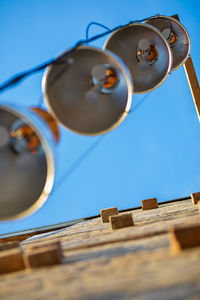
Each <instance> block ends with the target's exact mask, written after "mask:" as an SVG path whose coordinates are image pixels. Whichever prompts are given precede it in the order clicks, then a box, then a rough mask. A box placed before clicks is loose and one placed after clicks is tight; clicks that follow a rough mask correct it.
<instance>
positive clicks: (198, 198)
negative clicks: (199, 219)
mask: <svg viewBox="0 0 200 300" xmlns="http://www.w3.org/2000/svg"><path fill="white" fill-rule="evenodd" d="M190 196H191V199H192V203H193V204H197V203H198V201H200V193H192V194H190Z"/></svg>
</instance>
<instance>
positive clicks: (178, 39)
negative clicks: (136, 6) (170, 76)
mask: <svg viewBox="0 0 200 300" xmlns="http://www.w3.org/2000/svg"><path fill="white" fill-rule="evenodd" d="M145 22H146V23H148V24H151V25H152V26H154V27H156V28H157V29H159V30H160V32H161V33H164V32H165V31H166V29H167V30H168V32H169V34H167V36H165V35H164V36H165V38H166V40H167V42H168V43H169V45H170V49H171V52H172V56H173V64H172V71H175V70H176V69H178V68H179V67H181V66H182V65H183V64H184V63H185V62H186V60H187V58H188V56H189V54H190V45H191V43H190V37H189V35H188V33H187V30H186V29H185V27H184V26H183V25H182V24H181V23H180V22H179V21H178V20H176V19H174V18H172V17H167V16H159V15H158V16H156V17H153V18H150V19H148V20H146V21H145ZM171 34H173V35H174V38H175V42H174V43H173V42H172V38H171V39H170V36H171ZM170 41H171V42H170Z"/></svg>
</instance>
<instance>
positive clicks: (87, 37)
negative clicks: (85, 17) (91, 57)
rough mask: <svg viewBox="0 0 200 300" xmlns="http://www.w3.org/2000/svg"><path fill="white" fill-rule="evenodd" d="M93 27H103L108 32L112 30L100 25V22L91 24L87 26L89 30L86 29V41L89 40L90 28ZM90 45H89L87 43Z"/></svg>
mask: <svg viewBox="0 0 200 300" xmlns="http://www.w3.org/2000/svg"><path fill="white" fill-rule="evenodd" d="M92 25H96V26H99V27H102V28H104V29H106V30H110V28H108V27H107V26H105V25H103V24H101V23H98V22H90V23H89V24H88V25H87V28H86V34H85V35H86V41H87V40H88V39H89V30H90V27H91V26H92ZM87 44H88V43H87Z"/></svg>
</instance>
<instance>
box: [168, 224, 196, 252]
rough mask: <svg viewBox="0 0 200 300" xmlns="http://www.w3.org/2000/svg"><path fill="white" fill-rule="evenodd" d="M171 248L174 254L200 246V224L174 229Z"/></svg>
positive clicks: (171, 234)
mask: <svg viewBox="0 0 200 300" xmlns="http://www.w3.org/2000/svg"><path fill="white" fill-rule="evenodd" d="M170 246H171V250H172V253H174V254H176V253H179V252H180V251H182V250H184V249H188V248H193V247H198V246H200V224H195V225H189V226H188V225H187V226H184V227H174V228H172V229H171V231H170Z"/></svg>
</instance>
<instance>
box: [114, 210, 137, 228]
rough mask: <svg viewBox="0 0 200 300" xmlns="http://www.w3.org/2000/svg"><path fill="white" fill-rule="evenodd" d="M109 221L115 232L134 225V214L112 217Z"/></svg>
mask: <svg viewBox="0 0 200 300" xmlns="http://www.w3.org/2000/svg"><path fill="white" fill-rule="evenodd" d="M109 221H110V224H111V228H112V229H113V230H115V229H119V228H124V227H129V226H133V225H134V222H133V216H132V213H127V214H122V215H115V216H110V217H109Z"/></svg>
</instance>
